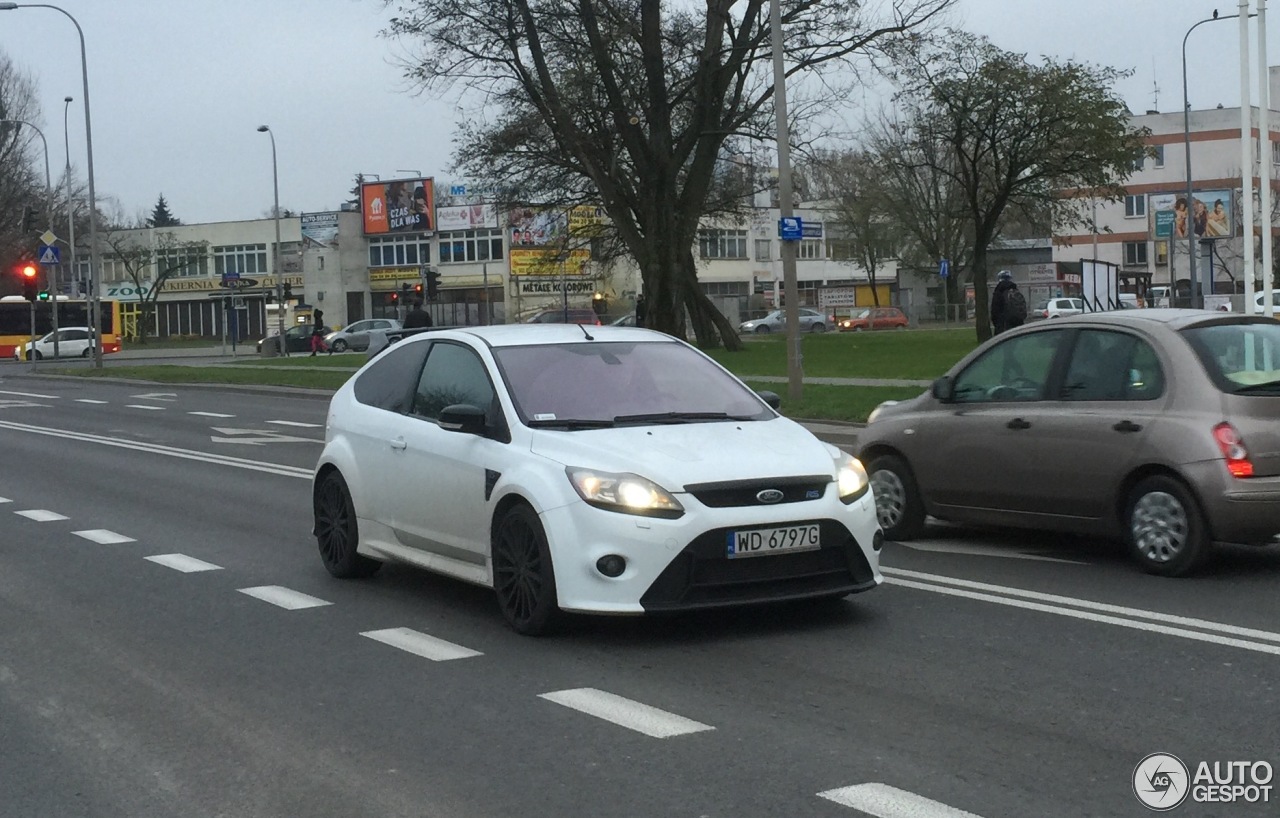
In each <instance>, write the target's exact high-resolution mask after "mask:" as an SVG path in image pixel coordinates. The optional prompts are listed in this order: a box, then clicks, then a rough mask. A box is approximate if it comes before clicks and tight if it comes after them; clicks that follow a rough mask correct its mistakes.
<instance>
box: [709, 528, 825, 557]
mask: <svg viewBox="0 0 1280 818" xmlns="http://www.w3.org/2000/svg"><path fill="white" fill-rule="evenodd" d="M819 547H821V546H820V543H819V540H818V525H817V524H816V523H814V524H813V525H793V526H787V527H786V528H756V529H752V530H750V531H730V532H729V536H728V542H727V544H726V550H725V556H727V557H728V558H729V559H731V560H732V559H738V558H740V557H763V556H767V555H769V554H786V553H788V552H791V551H812V550H814V549H815V548H819Z"/></svg>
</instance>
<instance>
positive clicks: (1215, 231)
mask: <svg viewBox="0 0 1280 818" xmlns="http://www.w3.org/2000/svg"><path fill="white" fill-rule="evenodd" d="M1150 201H1151V214H1152V217H1151V218H1152V233H1153V235H1154V237H1155V238H1157V239H1167V238H1172V239H1185V238H1187V230H1188V229H1190V230H1194V231H1195V235H1196V237H1197V238H1200V239H1224V238H1231V237H1232V236H1234V235H1235V234H1236V227H1235V210H1234V204H1235V200H1234V196H1233V192H1232V191H1230V190H1197V191H1195V193H1194V194H1192V197H1191V205H1190V207H1188V206H1187V194H1185V193H1159V194H1152V196H1151V199H1150Z"/></svg>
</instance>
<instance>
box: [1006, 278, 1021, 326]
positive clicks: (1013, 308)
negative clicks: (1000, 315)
mask: <svg viewBox="0 0 1280 818" xmlns="http://www.w3.org/2000/svg"><path fill="white" fill-rule="evenodd" d="M1004 319H1005V321H1006V322H1007V323H1008V324H1009V326H1017V325H1019V324H1021V323H1023V322H1024V321H1026V320H1027V299H1026V297H1025V296H1024V295H1023V294H1022V291H1021V290H1018V289H1015V288H1012V287H1011V288H1009V289H1008V290H1006V291H1005V294H1004Z"/></svg>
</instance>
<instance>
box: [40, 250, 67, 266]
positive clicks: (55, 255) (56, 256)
mask: <svg viewBox="0 0 1280 818" xmlns="http://www.w3.org/2000/svg"><path fill="white" fill-rule="evenodd" d="M39 260H40V263H41V264H61V263H62V254H61V253H60V252H59V251H58V247H56V246H54V245H45V246H42V247H41V248H40V259H39Z"/></svg>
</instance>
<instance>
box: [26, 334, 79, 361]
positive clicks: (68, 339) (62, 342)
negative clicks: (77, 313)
mask: <svg viewBox="0 0 1280 818" xmlns="http://www.w3.org/2000/svg"><path fill="white" fill-rule="evenodd" d="M55 335H56V336H57V337H58V346H57V353H58V357H60V358H88V357H89V356H90V355H92V354H93V341H92V338H93V336H92V335H91V334H90V332H89V328H88V327H63V328H61V329H59V330H58V331H57V332H51V333H49V334H48V335H46V336H44V337H43V338H37V339H36V360H37V361H38V360H40V359H42V358H52V357H53V356H54V344H53V338H54V336H55ZM13 359H14V360H15V361H19V360H27V361H29V360H31V342H30V341H27V342H26V343H25V344H19V345H18V346H15V347H14V348H13Z"/></svg>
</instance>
